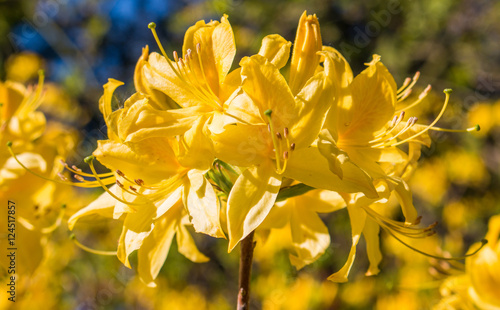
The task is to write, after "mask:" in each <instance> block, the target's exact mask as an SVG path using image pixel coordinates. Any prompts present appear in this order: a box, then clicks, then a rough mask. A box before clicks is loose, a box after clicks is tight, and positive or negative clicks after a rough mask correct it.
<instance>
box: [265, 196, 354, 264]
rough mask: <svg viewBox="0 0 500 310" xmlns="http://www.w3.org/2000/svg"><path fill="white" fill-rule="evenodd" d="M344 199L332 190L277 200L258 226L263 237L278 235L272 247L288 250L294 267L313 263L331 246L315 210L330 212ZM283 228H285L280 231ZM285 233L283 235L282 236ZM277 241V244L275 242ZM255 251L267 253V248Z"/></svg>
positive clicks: (342, 202) (327, 233)
mask: <svg viewBox="0 0 500 310" xmlns="http://www.w3.org/2000/svg"><path fill="white" fill-rule="evenodd" d="M344 205H345V203H344V200H343V199H342V197H341V196H340V195H338V194H337V193H335V192H332V191H326V190H312V191H309V192H308V193H306V194H304V195H301V196H296V197H292V198H289V199H287V200H284V201H280V202H277V203H276V205H275V206H274V207H273V208H272V209H271V211H270V212H269V215H268V216H267V218H266V219H265V220H264V222H263V223H262V224H261V225H260V226H259V228H258V229H257V233H258V234H259V235H260V236H262V237H264V238H263V240H264V241H265V242H267V239H268V238H273V236H274V234H277V235H278V236H279V237H278V239H277V240H275V241H276V242H275V243H273V244H272V245H271V247H274V248H275V250H276V249H278V248H280V247H285V248H287V249H288V250H289V252H290V255H289V257H290V262H291V263H292V265H294V266H295V267H296V268H297V269H301V268H302V267H304V266H305V265H308V264H311V263H313V262H315V261H316V260H317V259H318V258H319V257H320V256H321V255H323V253H324V252H325V251H326V249H327V248H328V246H329V245H330V234H329V232H328V228H327V227H326V226H325V224H324V223H323V221H322V220H321V218H320V217H319V215H318V213H330V212H334V211H336V210H339V209H341V208H343V207H344ZM282 230H284V231H282ZM283 235H285V236H286V237H285V236H283ZM276 243H279V244H276ZM264 247H265V248H263V249H260V248H257V249H256V250H259V251H265V255H269V247H268V246H267V245H266V244H265V245H264Z"/></svg>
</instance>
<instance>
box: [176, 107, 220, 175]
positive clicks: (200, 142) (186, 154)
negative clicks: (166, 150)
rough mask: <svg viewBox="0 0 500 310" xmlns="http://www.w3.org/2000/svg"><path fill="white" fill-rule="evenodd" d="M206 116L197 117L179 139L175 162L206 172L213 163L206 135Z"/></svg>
mask: <svg viewBox="0 0 500 310" xmlns="http://www.w3.org/2000/svg"><path fill="white" fill-rule="evenodd" d="M208 122H209V117H208V115H204V116H202V117H199V118H198V119H197V120H196V121H195V122H194V123H193V124H192V127H191V128H190V129H189V130H188V131H186V132H185V133H184V135H183V136H182V137H181V138H180V139H181V141H180V143H179V153H178V155H177V160H178V161H179V163H180V164H181V165H182V166H184V167H190V168H193V169H200V170H205V169H206V170H208V169H210V167H211V165H212V162H213V161H214V159H215V157H214V146H213V143H212V140H210V138H209V137H208V134H207V131H208V129H207V124H208Z"/></svg>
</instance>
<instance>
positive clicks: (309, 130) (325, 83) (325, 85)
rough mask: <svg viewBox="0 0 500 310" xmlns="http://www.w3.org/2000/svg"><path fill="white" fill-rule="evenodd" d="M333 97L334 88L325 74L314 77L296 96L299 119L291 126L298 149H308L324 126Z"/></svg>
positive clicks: (321, 73) (291, 133) (292, 135)
mask: <svg viewBox="0 0 500 310" xmlns="http://www.w3.org/2000/svg"><path fill="white" fill-rule="evenodd" d="M332 97H333V87H332V84H331V82H330V81H329V80H328V79H327V77H326V76H325V73H324V72H319V73H317V74H316V75H314V76H313V77H312V78H311V79H309V81H307V83H306V84H305V85H304V87H303V88H302V89H301V90H300V92H299V93H298V94H297V96H295V103H296V109H297V110H298V111H297V117H296V118H295V119H294V120H293V121H292V123H291V124H290V125H289V126H290V128H289V129H290V136H291V138H290V141H293V142H294V143H295V145H296V148H303V147H308V146H309V145H311V143H312V142H313V141H314V140H316V138H317V137H318V133H319V131H320V129H321V127H322V126H323V122H324V120H325V117H326V112H327V110H328V108H329V107H330V101H331V98H332Z"/></svg>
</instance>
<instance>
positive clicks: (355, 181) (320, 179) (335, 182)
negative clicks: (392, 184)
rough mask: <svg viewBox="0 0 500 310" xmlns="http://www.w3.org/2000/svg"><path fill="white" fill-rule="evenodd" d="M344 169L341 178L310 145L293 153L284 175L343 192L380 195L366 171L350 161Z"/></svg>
mask: <svg viewBox="0 0 500 310" xmlns="http://www.w3.org/2000/svg"><path fill="white" fill-rule="evenodd" d="M342 170H343V173H344V178H343V179H342V180H341V179H340V178H339V177H338V176H337V175H335V174H334V173H333V172H331V171H330V169H328V161H327V160H326V159H325V158H324V157H323V156H321V154H320V152H319V150H318V148H317V147H310V148H307V149H299V150H295V151H294V152H293V153H291V155H290V158H289V159H288V165H287V169H286V171H285V173H284V174H283V176H286V177H288V178H292V179H294V180H297V181H299V182H302V183H304V184H307V185H309V186H312V187H315V188H321V189H327V190H331V191H336V192H343V193H355V192H363V193H365V194H366V195H367V196H368V197H370V198H377V197H378V194H377V191H376V190H375V187H374V186H373V184H372V179H371V178H370V177H369V176H368V175H367V174H366V173H365V172H364V171H362V170H361V169H359V168H358V167H357V166H356V165H354V164H352V163H351V162H349V161H348V162H346V163H345V164H344V166H343V167H342Z"/></svg>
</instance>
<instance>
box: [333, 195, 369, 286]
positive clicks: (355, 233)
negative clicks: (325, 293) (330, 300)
mask: <svg viewBox="0 0 500 310" xmlns="http://www.w3.org/2000/svg"><path fill="white" fill-rule="evenodd" d="M347 211H348V212H349V219H350V223H351V234H352V245H351V250H350V251H349V256H348V258H347V261H346V263H345V264H344V266H343V267H342V268H341V269H340V270H339V271H337V272H336V273H334V274H332V275H330V276H329V277H328V280H330V281H333V282H340V283H342V282H347V281H348V279H347V276H348V275H349V271H350V270H351V267H352V264H353V263H354V258H355V257H356V245H357V244H358V241H359V238H360V237H361V232H362V231H363V227H364V226H365V220H366V213H365V211H363V210H362V209H361V208H358V207H357V206H354V205H347Z"/></svg>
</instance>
